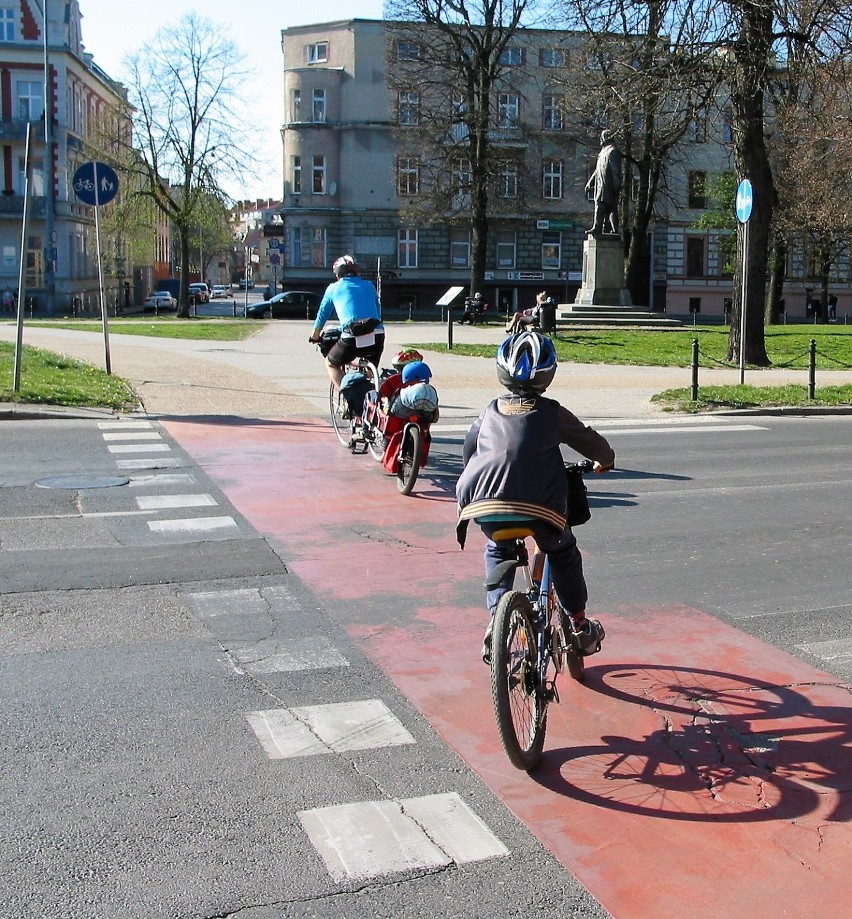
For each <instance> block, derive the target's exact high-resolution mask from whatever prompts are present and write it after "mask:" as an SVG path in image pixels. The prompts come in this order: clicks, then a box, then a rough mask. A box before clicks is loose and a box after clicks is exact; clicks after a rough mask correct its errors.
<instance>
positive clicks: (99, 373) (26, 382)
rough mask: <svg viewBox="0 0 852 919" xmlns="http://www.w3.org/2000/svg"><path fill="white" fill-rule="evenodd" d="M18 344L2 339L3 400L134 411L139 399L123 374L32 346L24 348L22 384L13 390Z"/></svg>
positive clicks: (0, 385) (0, 396)
mask: <svg viewBox="0 0 852 919" xmlns="http://www.w3.org/2000/svg"><path fill="white" fill-rule="evenodd" d="M14 379H15V346H14V345H11V344H8V343H6V342H0V402H26V403H37V404H43V405H85V406H96V407H104V408H112V409H115V410H117V411H131V410H132V409H134V408H136V406H137V404H138V402H137V399H136V396H135V395H134V394H133V390H132V389H131V388H130V386H129V384H128V383H127V382H126V381H125V380H123V379H122V378H121V377H117V376H114V375H108V374H107V373H105V372H104V371H103V370H99V369H98V368H97V367H94V366H92V365H91V364H85V363H83V362H82V361H75V360H73V359H72V358H68V357H63V356H62V355H61V354H54V353H53V352H52V351H43V350H42V349H41V348H31V347H29V346H28V345H24V348H23V351H22V352H21V380H20V382H21V387H20V390H19V391H18V392H17V393H16V392H13V388H14Z"/></svg>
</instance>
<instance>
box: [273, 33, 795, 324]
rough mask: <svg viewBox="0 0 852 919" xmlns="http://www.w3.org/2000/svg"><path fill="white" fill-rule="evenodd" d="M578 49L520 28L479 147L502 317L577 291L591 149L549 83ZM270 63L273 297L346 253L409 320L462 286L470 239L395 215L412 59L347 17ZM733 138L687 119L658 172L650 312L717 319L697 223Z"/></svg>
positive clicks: (710, 236)
mask: <svg viewBox="0 0 852 919" xmlns="http://www.w3.org/2000/svg"><path fill="white" fill-rule="evenodd" d="M424 28H425V27H424ZM577 40H578V37H577V36H572V35H571V34H570V33H565V32H561V31H554V30H544V29H529V30H522V31H521V32H519V33H518V35H517V36H516V38H515V39H514V41H513V43H512V44H511V45H510V47H508V48H507V49H506V52H505V53H504V59H503V61H502V63H503V64H504V65H505V77H504V80H503V82H502V83H501V86H500V88H499V89H498V91H497V94H496V98H495V99H494V104H493V113H494V128H493V130H492V131H491V133H490V140H491V143H492V144H493V145H496V146H497V147H498V148H502V149H503V150H505V151H506V158H505V167H501V168H500V175H499V176H497V177H496V181H495V192H494V194H493V195H492V197H491V199H490V211H491V213H492V214H493V220H492V223H491V225H490V228H489V247H488V254H487V266H486V268H487V273H486V290H485V291H484V293H485V296H486V299H487V300H488V301H489V302H490V303H491V304H494V305H496V306H497V307H498V308H499V310H500V311H507V310H510V309H514V308H517V307H526V306H530V305H532V303H533V300H534V296H535V293H536V292H537V291H539V290H541V289H547V290H548V291H549V292H550V293H551V294H552V295H554V296H555V297H556V298H557V299H558V300H559V301H560V302H563V303H570V302H572V301H573V300H574V296H575V294H576V291H577V289H578V287H579V284H580V279H581V270H582V252H583V240H584V238H585V235H586V229H587V228H588V227H589V226H591V221H592V212H593V204H592V202H591V201H590V200H589V196H588V195H587V193H586V192H585V185H586V180H587V178H588V176H589V175H590V172H591V169H592V166H593V164H594V160H595V157H596V155H597V150H598V146H597V137H596V136H594V135H593V136H590V137H588V139H587V140H586V139H584V142H580V141H578V140H577V139H576V138H577V137H579V136H581V135H580V133H579V131H578V129H577V126H576V125H569V124H567V123H566V120H565V115H564V110H565V109H564V106H563V105H562V102H563V99H562V94H564V93H565V92H566V89H565V87H564V84H563V83H561V82H560V80H559V79H558V76H559V71H560V69H561V68H563V66H564V64H565V60H566V56H567V55H570V54H572V53H573V49H572V42H574V43H576V41H577ZM395 42H396V46H394V43H395ZM414 44H416V43H414ZM282 51H283V58H284V92H285V124H284V126H283V129H282V137H283V155H284V197H283V207H282V210H281V213H282V216H283V220H284V225H285V226H284V233H285V257H284V259H283V264H284V276H285V283H286V284H287V285H288V286H293V287H296V286H297V287H299V288H309V289H321V288H322V287H324V286H325V284H326V282H327V280H328V278H329V266H330V264H331V262H332V261H333V260H334V258H336V257H337V256H338V255H341V254H343V253H345V252H346V253H351V254H353V255H354V256H355V257H356V258H357V259H358V261H359V262H360V263H361V264H362V266H364V267H365V268H366V269H367V270H368V271H370V272H375V271H376V270H377V269H379V268H380V269H381V276H382V299H383V302H384V304H385V305H386V306H387V307H392V308H393V307H399V308H409V309H411V311H412V313H416V311H417V310H418V309H424V308H425V309H428V308H430V307H432V306H433V305H434V304H435V303H436V301H437V300H438V298H439V297H440V296H441V295H442V294H443V293H444V292H445V291H446V290H447V288H448V287H450V286H452V285H460V286H464V287H466V286H467V284H468V283H469V270H468V269H469V259H470V229H469V227H467V226H465V225H464V223H463V221H462V222H459V221H458V220H455V221H444V222H442V221H437V222H424V223H423V224H418V223H417V222H410V221H408V220H406V219H405V218H404V217H403V216H402V213H401V210H402V208H403V206H404V205H405V204H406V203H410V201H411V199H412V197H414V196H416V195H417V194H418V193H419V192H420V189H421V188H422V183H421V179H422V176H421V175H420V174H419V171H418V170H419V165H418V151H417V149H416V147H414V148H412V146H411V145H410V144H408V143H407V141H406V127H407V126H408V125H414V124H416V123H417V118H418V106H419V105H420V104H421V101H422V97H421V88H420V87H418V86H417V85H411V86H410V87H403V88H401V86H400V81H399V80H391V81H389V80H388V73H389V68H393V67H397V68H404V66H405V62H406V60H407V59H410V58H411V56H412V55H416V54H417V53H418V49H417V48H416V47H415V46H414V45H412V47H409V46H408V43H400V42H399V41H398V40H397V39H394V38H393V37H392V35H391V33H390V30H389V28H388V26H387V24H386V23H385V22H381V21H372V20H361V19H351V20H344V21H338V22H329V23H323V24H318V25H311V26H297V27H292V28H288V29H285V30H283V31H282ZM389 84H393V85H394V88H393V89H390V88H389ZM731 140H732V133H731V126H730V121H729V119H728V118H727V117H726V116H725V114H724V112H723V113H722V116H721V117H719V116H716V117H714V118H710V117H705V118H702V117H700V116H696V118H695V120H694V122H693V124H692V125H691V127H690V131H689V133H688V135H687V137H685V138H684V141H683V142H682V144H681V145H680V146H679V148H678V150H677V153H676V155H675V156H673V157H672V159H671V162H670V164H669V165H668V166H667V169H666V174H665V178H664V182H663V187H664V192H663V193H662V194H660V196H659V197H658V201H657V217H656V220H655V222H654V225H653V228H652V231H651V232H650V234H649V239H648V245H649V247H651V251H652V253H653V271H652V278H651V281H650V283H649V290H648V298H647V300H648V303H649V305H650V306H651V308H653V309H655V310H667V311H668V312H669V313H673V314H678V315H688V314H689V313H690V311H692V312H700V314H701V316H702V318H704V317H721V316H723V315H724V311H725V307H726V303H729V301H730V298H731V296H732V278H731V276H730V274H728V273H726V271H725V259H724V256H723V253H722V250H721V247H720V239H721V237H720V235H719V232H718V231H705V230H699V229H697V228H696V221H697V220H698V218H699V217H700V216H701V214H702V212H703V211H704V210H705V209H706V208H707V206H708V203H709V202H708V200H707V186H708V182H709V181H711V180H712V179H713V177H715V176H717V175H718V174H720V173H722V172H724V171H730V170H732V169H733V150H732V145H731ZM519 158H520V165H521V166H522V168H521V169H520V170H519V168H518V165H519ZM630 192H631V190H630V189H627V190H626V191H625V193H627V194H630ZM790 290H791V300H796V302H798V301H797V299H796V298H797V297H798V294H799V293H800V292H801V295H802V298H804V287H803V285H802V284H800V283H799V284H797V283H795V282H794V283H793V284H792V286H791V287H790ZM801 307H802V310H803V309H804V299H802V304H801Z"/></svg>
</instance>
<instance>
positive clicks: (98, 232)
mask: <svg viewBox="0 0 852 919" xmlns="http://www.w3.org/2000/svg"><path fill="white" fill-rule="evenodd" d="M94 171H95V245H96V246H97V248H98V296H99V297H100V298H101V323H102V325H103V329H104V366H105V367H106V372H107V376H109V375H110V374H111V373H112V368H111V366H110V358H109V320H108V319H107V306H106V297H105V296H104V271H103V264H102V263H101V218H100V198H99V195H100V189H99V187H98V164H97V162H95V168H94Z"/></svg>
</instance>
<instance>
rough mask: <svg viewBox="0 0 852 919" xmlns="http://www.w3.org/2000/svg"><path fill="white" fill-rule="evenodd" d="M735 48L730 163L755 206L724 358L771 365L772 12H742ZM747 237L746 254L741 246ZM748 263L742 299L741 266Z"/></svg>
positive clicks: (741, 233) (749, 8)
mask: <svg viewBox="0 0 852 919" xmlns="http://www.w3.org/2000/svg"><path fill="white" fill-rule="evenodd" d="M738 44H739V50H738V51H737V54H736V61H735V69H734V72H733V78H732V81H731V84H732V85H731V107H732V112H733V120H734V160H735V163H736V167H737V172H738V174H739V176H740V177H741V178H747V179H749V180H750V181H751V186H752V193H753V199H754V200H753V207H752V212H751V217H750V218H749V221H748V224H747V227H748V231H747V233H746V231H745V228H744V227H745V226H746V225H743V224H740V226H739V228H738V230H737V269H736V273H735V275H734V308H733V315H732V316H731V331H730V337H729V339H728V360H730V361H737V362H739V359H740V349H742V353H743V357H744V361H745V363H746V364H753V365H755V366H758V367H766V366H768V365H769V358H768V357H767V354H766V340H765V329H764V325H763V314H764V309H765V304H766V268H767V261H768V258H767V257H768V253H769V241H770V232H771V228H772V216H773V214H774V212H775V204H776V200H777V192H776V190H775V182H774V180H773V177H772V168H771V166H770V164H769V155H768V153H767V149H766V137H765V136H764V128H763V126H764V92H763V90H764V85H765V82H766V62H767V61H768V60H769V59H770V54H771V46H772V11H771V9H770V8H768V7H765V6H761V5H758V4H746V5H745V6H743V8H742V24H741V27H740V38H739V43H738ZM746 235H747V236H748V251H747V252H746V251H745V249H744V243H745V239H746ZM746 258H747V259H748V264H747V278H746V285H747V289H746V291H745V300H743V277H742V273H743V266H744V264H745V259H746ZM743 310H745V323H744V324H743V328H744V330H745V341H744V342H743V341H740V337H741V336H740V326H741V324H742V318H741V317H742V311H743Z"/></svg>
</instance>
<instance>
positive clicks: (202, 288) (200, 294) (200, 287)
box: [189, 281, 210, 303]
mask: <svg viewBox="0 0 852 919" xmlns="http://www.w3.org/2000/svg"><path fill="white" fill-rule="evenodd" d="M189 296H190V297H194V298H195V302H196V303H209V302H210V288H209V287H208V286H207V285H206V284H204V283H202V282H200V281H194V282H193V283H192V284H190V285H189Z"/></svg>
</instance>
